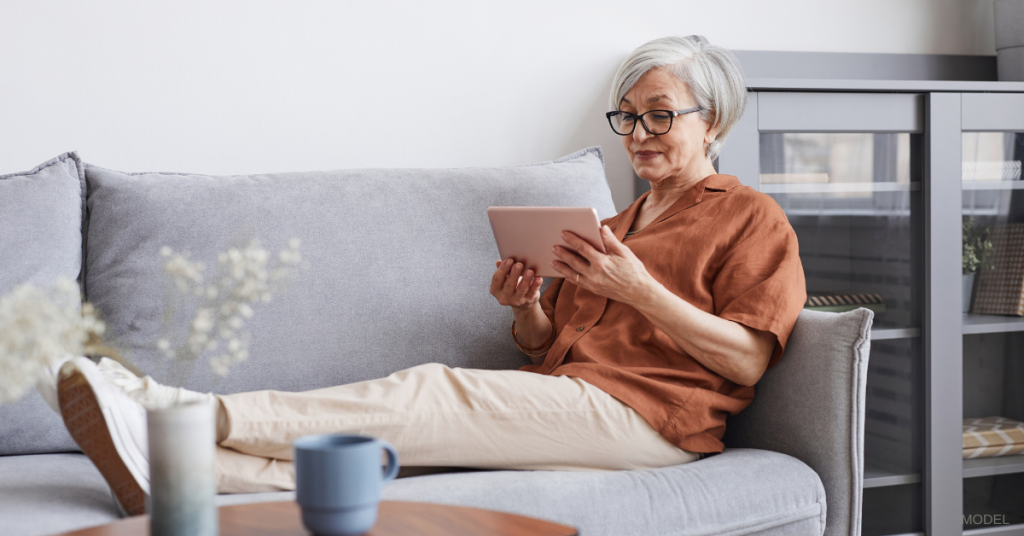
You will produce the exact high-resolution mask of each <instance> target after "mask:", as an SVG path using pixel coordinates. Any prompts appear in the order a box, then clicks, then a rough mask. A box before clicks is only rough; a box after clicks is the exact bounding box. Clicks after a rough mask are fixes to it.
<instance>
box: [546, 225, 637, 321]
mask: <svg viewBox="0 0 1024 536" xmlns="http://www.w3.org/2000/svg"><path fill="white" fill-rule="evenodd" d="M601 238H602V240H603V241H604V249H605V251H607V252H608V253H607V255H606V254H604V253H601V252H600V251H598V250H596V249H594V247H593V246H591V245H590V244H589V243H587V241H586V240H583V239H582V238H580V237H579V235H577V234H575V233H572V232H570V231H563V232H562V239H563V240H565V243H566V244H568V245H569V246H571V247H572V248H573V249H575V250H576V251H577V252H578V253H579V254H574V253H573V252H572V251H571V250H569V249H567V248H565V247H562V246H555V247H554V252H555V255H556V256H557V257H558V258H559V259H560V260H558V261H554V262H552V263H551V265H552V266H553V267H554V268H555V271H556V272H558V273H560V274H562V275H563V276H564V277H565V280H566V281H571V282H573V283H577V279H576V274H579V281H578V285H579V286H581V287H583V288H585V289H587V290H589V291H591V292H593V293H595V294H599V295H601V296H604V297H606V298H609V299H612V300H616V301H620V302H623V303H626V304H635V303H638V302H639V301H641V300H643V299H644V298H645V296H647V295H648V294H649V293H650V291H651V290H653V288H654V285H657V281H655V280H654V278H653V277H651V275H650V274H649V273H647V269H646V268H644V263H642V262H640V259H638V258H636V255H634V254H633V252H632V251H630V249H629V248H628V247H626V245H625V244H623V243H622V242H619V239H618V238H616V237H615V234H614V233H612V230H611V229H610V228H609V227H608V226H607V225H602V226H601Z"/></svg>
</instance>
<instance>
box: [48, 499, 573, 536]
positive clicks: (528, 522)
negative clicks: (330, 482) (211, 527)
mask: <svg viewBox="0 0 1024 536" xmlns="http://www.w3.org/2000/svg"><path fill="white" fill-rule="evenodd" d="M219 513H220V536H243V535H245V536H293V535H294V536H308V535H309V531H307V530H306V528H305V527H303V526H302V514H301V513H300V512H299V505H298V504H296V503H295V502H294V501H286V502H273V503H253V504H239V505H234V506H222V507H221V508H220V510H219ZM577 534H578V533H577V532H576V529H574V528H572V527H566V526H565V525H557V524H555V523H550V522H548V521H541V520H540V519H533V518H530V517H524V516H517V515H513V514H505V513H501V512H494V511H491V510H481V509H479V508H466V507H464V506H445V505H441V504H427V503H415V502H399V501H381V503H380V512H379V514H378V516H377V524H376V525H375V526H374V527H373V529H372V530H370V532H368V533H366V536H399V535H401V536H409V535H424V536H470V535H472V536H576V535H577ZM148 535H149V516H136V517H130V518H127V519H122V520H120V521H115V522H113V523H110V524H109V525H103V526H101V527H93V528H90V529H83V530H79V531H75V532H68V533H66V534H64V535H63V536H148Z"/></svg>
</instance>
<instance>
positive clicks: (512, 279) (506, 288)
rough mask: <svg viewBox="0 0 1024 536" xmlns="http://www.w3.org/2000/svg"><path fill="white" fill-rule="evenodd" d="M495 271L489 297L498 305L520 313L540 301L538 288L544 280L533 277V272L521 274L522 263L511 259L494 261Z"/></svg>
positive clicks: (527, 271)
mask: <svg viewBox="0 0 1024 536" xmlns="http://www.w3.org/2000/svg"><path fill="white" fill-rule="evenodd" d="M495 266H496V267H497V269H496V270H495V271H494V275H493V276H492V277H491V295H492V296H494V297H495V298H497V299H498V303H500V304H502V305H508V306H510V307H512V309H518V310H520V311H525V310H528V309H530V308H532V307H534V306H535V305H536V304H537V302H538V301H539V300H540V286H541V284H542V283H544V278H543V277H540V276H536V277H535V276H534V273H533V270H526V272H525V273H524V272H523V268H524V266H523V263H521V262H514V261H513V260H512V259H511V258H508V259H505V260H504V261H495ZM520 277H521V279H520Z"/></svg>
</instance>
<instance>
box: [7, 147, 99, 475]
mask: <svg viewBox="0 0 1024 536" xmlns="http://www.w3.org/2000/svg"><path fill="white" fill-rule="evenodd" d="M84 185H85V175H84V165H83V164H82V162H81V161H80V160H79V159H78V156H77V155H76V154H75V153H73V152H70V153H65V154H62V155H60V156H58V157H56V158H54V159H52V160H48V161H46V162H44V163H42V164H40V165H38V166H36V167H35V168H34V169H32V170H31V171H26V172H22V173H13V174H10V175H3V176H0V296H2V295H4V294H7V293H8V292H10V291H11V289H13V288H14V287H16V286H18V285H20V284H23V283H33V284H35V285H38V286H51V285H53V283H54V281H55V280H56V279H57V278H59V277H64V278H68V279H74V280H78V278H79V274H80V271H81V264H82V203H83V194H84ZM73 450H78V446H77V445H75V442H74V440H72V439H71V436H70V435H68V432H67V429H66V428H65V427H64V423H63V422H62V421H61V418H60V416H58V415H57V414H56V413H54V411H53V410H52V409H50V407H49V406H48V405H47V404H46V402H44V401H43V398H42V397H41V396H39V393H38V391H36V390H35V389H32V390H31V391H30V392H29V393H28V394H26V395H25V396H23V397H22V398H21V399H20V400H18V401H16V402H12V403H8V404H4V405H2V406H0V455H10V454H31V453H45V452H62V451H73Z"/></svg>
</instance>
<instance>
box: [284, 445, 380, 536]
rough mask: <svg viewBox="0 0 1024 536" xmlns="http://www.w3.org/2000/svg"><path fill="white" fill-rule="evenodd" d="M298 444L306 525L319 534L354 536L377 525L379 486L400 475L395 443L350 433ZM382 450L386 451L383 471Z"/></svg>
mask: <svg viewBox="0 0 1024 536" xmlns="http://www.w3.org/2000/svg"><path fill="white" fill-rule="evenodd" d="M294 447H295V458H294V459H295V501H296V502H297V503H299V506H300V507H301V508H302V524H303V525H305V526H306V528H307V529H309V530H310V532H312V533H313V534H316V535H317V536H355V535H357V534H364V533H366V532H368V531H369V530H370V529H371V528H373V525H374V523H376V522H377V505H378V504H379V503H380V490H381V487H383V485H384V484H385V483H387V482H390V481H391V480H393V479H394V478H395V475H397V474H398V452H396V451H395V447H392V446H391V445H390V444H388V443H387V442H385V441H381V440H379V439H374V438H372V437H366V436H360V435H350V434H322V435H309V436H303V437H300V438H298V439H296V440H295V443H294ZM381 451H384V452H387V455H388V464H387V467H386V468H385V469H384V470H383V472H382V471H381Z"/></svg>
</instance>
